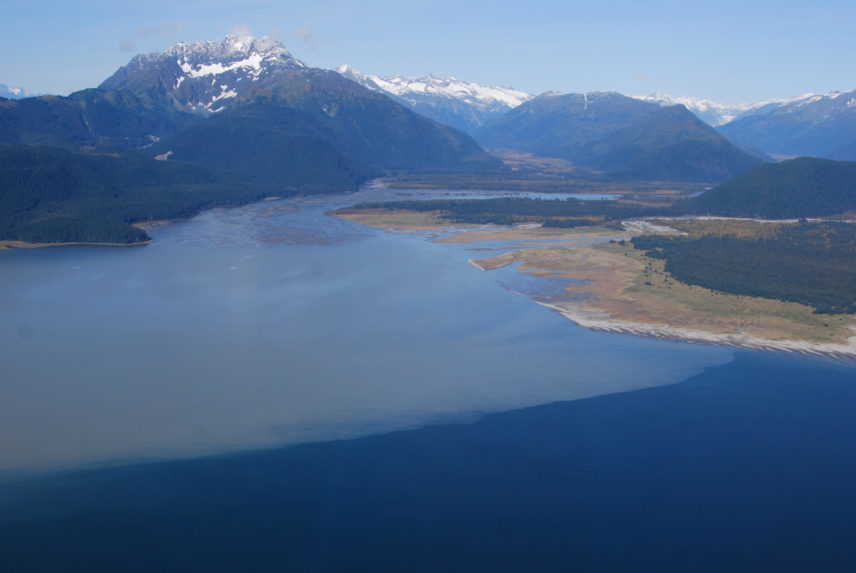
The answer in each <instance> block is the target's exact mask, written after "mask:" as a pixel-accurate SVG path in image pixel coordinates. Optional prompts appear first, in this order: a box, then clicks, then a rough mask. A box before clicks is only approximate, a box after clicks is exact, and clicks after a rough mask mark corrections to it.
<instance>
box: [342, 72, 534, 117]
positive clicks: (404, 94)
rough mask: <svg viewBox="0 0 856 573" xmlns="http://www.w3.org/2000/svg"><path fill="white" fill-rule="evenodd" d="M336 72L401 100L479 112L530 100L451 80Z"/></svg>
mask: <svg viewBox="0 0 856 573" xmlns="http://www.w3.org/2000/svg"><path fill="white" fill-rule="evenodd" d="M336 71H337V72H339V73H340V74H342V75H343V76H346V77H348V78H350V79H352V80H354V81H356V82H358V83H361V84H363V85H364V86H366V87H368V88H370V89H373V90H376V91H382V92H386V93H388V94H392V95H394V96H398V97H399V98H402V99H407V98H409V97H410V98H412V97H426V96H428V97H437V98H446V99H453V100H459V101H463V102H465V103H468V104H470V105H473V106H478V107H483V108H490V107H496V106H501V107H505V108H507V109H512V108H515V107H517V106H519V105H520V104H522V103H523V102H525V101H527V100H529V99H531V98H532V96H531V95H530V94H528V93H526V92H523V91H520V90H515V89H512V88H505V87H495V86H484V85H481V84H477V83H475V82H467V81H464V80H459V79H457V78H455V77H446V78H444V77H436V76H424V77H421V78H409V77H405V76H389V77H382V76H378V75H371V74H363V73H361V72H359V71H358V70H355V69H354V68H352V67H350V66H347V65H344V66H339V67H338V68H337V69H336Z"/></svg>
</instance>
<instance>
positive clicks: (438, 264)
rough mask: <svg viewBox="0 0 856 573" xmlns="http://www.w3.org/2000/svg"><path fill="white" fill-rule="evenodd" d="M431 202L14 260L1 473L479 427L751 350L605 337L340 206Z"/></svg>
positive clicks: (191, 224)
mask: <svg viewBox="0 0 856 573" xmlns="http://www.w3.org/2000/svg"><path fill="white" fill-rule="evenodd" d="M422 195H424V193H423V194H422ZM436 195H437V196H441V197H447V196H448V194H447V193H442V192H439V193H437V194H436ZM410 196H412V194H408V193H407V192H393V191H383V190H365V191H361V192H360V193H357V194H352V195H346V196H330V197H320V198H319V197H314V198H305V199H287V200H279V201H267V202H262V203H257V204H253V205H248V206H245V207H241V208H234V209H216V210H212V211H208V212H205V213H203V214H201V215H199V216H197V217H195V218H193V219H192V220H190V221H184V222H176V223H171V224H167V225H164V226H161V227H158V228H156V229H153V230H152V231H151V234H152V236H153V238H154V241H153V242H152V244H150V245H149V246H146V247H142V248H128V249H123V248H79V247H75V248H58V249H41V250H16V251H7V252H0V280H2V285H3V289H2V290H3V296H2V297H0V316H2V317H3V319H2V321H0V362H2V365H3V372H2V380H0V396H2V399H0V471H6V472H9V471H11V472H15V471H17V470H24V471H29V470H42V469H55V468H63V467H66V468H68V467H77V466H82V465H91V464H104V463H107V464H110V463H116V462H120V463H121V462H126V461H131V460H140V459H162V458H177V457H191V456H197V455H201V454H212V453H219V452H227V451H236V450H243V449H251V448H259V447H268V446H274V445H280V444H293V443H298V442H306V441H318V440H328V439H333V438H341V437H353V436H358V435H366V434H371V433H377V432H386V431H389V430H394V429H400V428H410V427H416V426H420V425H424V424H428V423H436V422H439V421H449V420H466V419H473V418H475V417H478V416H480V415H483V414H485V413H489V412H497V411H503V410H512V409H516V408H521V407H525V406H533V405H536V404H544V403H548V402H554V401H560V400H571V399H576V398H581V397H585V396H594V395H599V394H607V393H614V392H621V391H627V390H633V389H638V388H644V387H649V386H658V385H663V384H672V383H675V382H679V381H681V380H683V379H686V378H687V377H689V376H692V375H693V374H696V373H698V372H700V371H702V369H704V368H706V367H709V366H713V365H717V364H722V363H724V362H727V361H729V360H730V359H731V358H732V356H733V351H732V350H729V349H724V348H715V347H705V346H695V345H689V344H681V343H672V342H663V341H655V340H645V339H640V338H633V337H629V336H621V335H611V334H603V333H596V332H590V331H587V330H585V329H582V328H579V327H577V326H575V325H574V324H572V323H571V322H569V321H568V320H566V319H564V318H562V317H561V316H559V315H558V314H556V313H555V312H553V311H551V310H549V309H546V308H542V307H540V306H539V305H536V304H533V303H532V302H531V301H530V300H529V299H528V298H526V297H524V296H521V295H520V294H518V293H519V292H520V291H526V290H527V289H529V290H531V289H538V288H543V289H545V291H549V289H550V288H556V287H555V285H553V286H552V287H551V285H550V284H549V283H548V282H546V281H543V282H539V284H533V282H532V281H533V280H532V279H528V278H526V277H523V276H520V275H519V274H518V273H516V272H515V271H513V270H511V269H506V270H504V271H495V272H491V273H484V272H480V271H478V270H477V269H475V268H474V267H472V266H471V265H468V264H467V263H466V261H467V259H468V258H469V257H473V256H481V255H483V254H484V251H478V252H477V253H476V252H475V251H473V249H474V248H479V249H483V248H484V247H485V245H453V244H438V243H434V242H432V241H431V240H430V237H429V236H427V235H426V234H424V233H422V234H406V233H393V232H385V231H379V230H373V229H369V228H366V227H362V226H359V225H357V224H354V223H351V222H347V221H342V220H339V219H336V218H333V217H329V216H326V215H325V214H324V213H325V211H327V210H329V209H332V208H336V207H340V206H345V205H350V204H354V203H357V202H361V201H370V200H371V201H375V200H384V199H401V198H408V197H410Z"/></svg>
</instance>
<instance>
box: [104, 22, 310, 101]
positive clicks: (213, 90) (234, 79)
mask: <svg viewBox="0 0 856 573" xmlns="http://www.w3.org/2000/svg"><path fill="white" fill-rule="evenodd" d="M305 67H306V66H305V64H304V63H303V62H301V61H300V60H298V59H297V58H295V57H294V56H292V55H291V54H290V53H289V51H288V50H286V49H285V48H284V47H283V46H282V44H280V43H279V42H277V41H275V40H272V39H270V38H267V37H262V38H253V37H251V36H236V35H229V36H226V38H225V39H224V40H223V41H222V42H192V43H179V44H176V45H175V46H173V47H172V48H170V49H168V50H166V51H164V52H161V53H159V54H143V55H138V56H135V57H134V58H133V59H132V60H131V61H130V62H129V63H128V64H127V65H126V66H123V67H122V68H120V69H119V70H118V71H117V72H116V73H115V74H113V75H112V76H111V77H110V78H108V79H107V80H105V81H104V82H103V83H102V84H101V86H100V87H101V88H102V89H108V90H114V89H131V90H134V91H139V90H140V88H144V89H145V90H147V91H151V90H155V92H156V93H154V94H152V95H163V94H167V95H169V96H170V97H172V98H174V100H175V102H176V103H177V104H178V105H179V106H181V107H182V108H184V109H186V110H188V111H193V112H196V113H204V114H207V113H217V112H219V111H222V110H223V109H225V108H226V107H227V106H228V105H229V102H230V100H233V99H240V98H242V97H244V96H246V95H248V94H249V93H250V92H252V91H255V90H257V89H258V87H259V85H260V84H263V83H266V82H268V81H270V80H271V79H274V78H275V77H276V76H277V75H278V73H279V72H282V71H284V70H294V69H301V68H305Z"/></svg>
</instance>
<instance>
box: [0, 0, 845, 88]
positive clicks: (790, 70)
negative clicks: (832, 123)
mask: <svg viewBox="0 0 856 573" xmlns="http://www.w3.org/2000/svg"><path fill="white" fill-rule="evenodd" d="M2 20H3V21H2V23H0V54H2V55H0V83H6V84H9V85H13V86H22V87H24V88H26V89H28V90H30V91H36V92H50V93H68V92H70V91H74V90H77V89H82V88H85V87H92V86H95V85H97V84H98V83H100V82H101V81H102V80H103V79H104V78H106V77H107V76H109V75H110V74H111V73H112V72H113V71H114V70H115V69H116V68H117V67H119V66H120V65H122V64H124V63H125V62H127V60H128V59H130V57H131V56H132V55H133V54H134V53H136V52H150V51H159V50H162V49H164V48H166V47H168V46H169V45H171V44H173V43H174V42H176V41H179V40H187V41H194V40H209V39H210V40H217V39H220V38H222V36H224V35H225V34H226V33H228V32H229V31H231V30H236V29H244V30H251V31H252V32H253V33H254V34H255V35H273V36H276V37H279V38H280V39H281V40H282V41H283V43H284V44H285V45H286V46H287V47H288V48H289V49H290V50H291V51H292V52H293V53H294V54H295V55H296V56H298V57H300V58H301V59H303V60H304V61H306V62H307V63H308V64H310V65H313V66H318V67H335V66H337V65H339V64H342V63H348V64H351V65H352V66H354V67H356V68H357V69H360V70H362V71H365V72H371V73H380V74H392V73H401V74H405V75H421V74H427V73H435V74H438V75H455V76H457V77H460V78H463V79H468V80H473V81H478V82H482V83H487V84H494V85H508V86H513V87H516V88H519V89H523V90H526V91H530V92H533V93H539V92H542V91H546V90H559V91H583V90H584V91H592V90H617V91H621V92H624V93H630V94H645V93H651V92H654V91H660V92H665V93H669V94H672V95H689V96H695V97H709V98H712V99H716V100H720V101H723V102H730V103H736V102H743V101H756V100H761V99H768V98H776V97H786V96H793V95H799V94H801V93H805V92H809V91H817V92H823V91H831V90H836V89H853V88H856V77H854V76H856V66H854V62H856V41H854V35H853V26H854V22H856V2H853V1H852V0H851V1H849V2H848V1H827V2H823V1H819V2H813V3H810V2H804V1H803V2H789V1H788V0H780V1H778V2H773V1H766V0H761V1H751V0H743V1H741V2H734V1H731V0H721V1H719V2H701V1H695V2H678V1H673V0H661V1H658V0H654V1H648V2H642V1H638V0H637V1H635V2H634V1H629V0H613V1H609V0H602V1H596V0H588V1H586V2H574V1H559V0H547V1H538V0H530V1H529V2H523V1H518V2H487V1H482V0H457V1H448V0H440V1H434V2H429V1H425V0H423V1H420V2H416V1H413V2H411V1H404V0H394V1H393V0H374V1H373V0H363V1H362V2H356V1H347V0H316V1H312V2H309V1H300V2H298V1H294V0H285V1H282V0H280V1H264V0H257V1H256V0H247V1H243V2H242V1H236V0H169V1H167V0H134V1H132V2H125V1H124V0H91V1H78V2H75V1H72V0H67V1H65V2H59V1H55V0H42V1H39V2H33V1H30V0H27V1H25V0H4V1H3V9H2Z"/></svg>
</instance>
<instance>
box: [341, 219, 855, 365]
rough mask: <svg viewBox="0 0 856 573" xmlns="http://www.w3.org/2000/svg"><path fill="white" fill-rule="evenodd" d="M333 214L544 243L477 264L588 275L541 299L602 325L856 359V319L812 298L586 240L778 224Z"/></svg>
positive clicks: (384, 224) (751, 231)
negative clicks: (764, 292)
mask: <svg viewBox="0 0 856 573" xmlns="http://www.w3.org/2000/svg"><path fill="white" fill-rule="evenodd" d="M332 214H333V215H335V216H340V217H343V218H347V219H349V220H352V221H356V222H360V223H363V224H367V225H370V226H372V227H376V228H383V229H395V230H412V231H437V230H443V229H445V230H452V231H458V232H454V234H452V235H450V236H447V237H444V238H440V239H436V240H437V242H444V243H470V244H471V243H478V242H483V241H500V242H514V241H521V242H523V241H525V242H530V241H538V242H540V243H539V245H538V248H526V247H527V245H526V243H521V244H520V245H519V246H518V249H517V250H514V251H511V252H506V253H504V254H500V255H497V256H493V257H488V258H483V259H469V261H468V262H469V263H470V264H471V265H472V266H473V267H475V268H477V269H479V270H481V271H490V270H493V269H497V268H501V267H504V266H508V265H512V264H515V263H517V264H518V265H519V266H518V270H519V271H521V272H526V273H530V274H534V275H539V276H550V277H564V278H571V279H576V280H578V281H580V282H579V283H575V284H574V285H572V286H570V287H568V288H567V289H566V294H567V298H566V299H564V300H553V301H551V302H549V303H545V302H539V304H542V305H544V306H547V307H549V308H552V309H554V310H556V311H558V312H560V313H561V314H562V315H563V316H565V317H566V318H568V319H570V320H572V321H574V322H576V323H577V324H579V325H581V326H584V327H586V328H590V329H593V330H603V331H608V332H622V333H626V334H633V335H637V336H648V337H656V338H667V339H674V340H683V341H687V342H697V343H704V344H721V345H728V346H739V347H744V348H753V349H759V350H776V351H787V352H801V353H806V354H817V355H825V356H833V357H838V358H843V357H848V358H856V315H818V314H815V313H814V311H813V309H812V308H811V307H808V306H805V305H802V304H797V303H792V302H785V301H779V300H773V299H763V298H757V297H746V296H739V295H732V294H727V293H723V292H717V291H712V290H708V289H705V288H702V287H697V286H691V285H687V284H684V283H681V282H680V281H677V280H675V279H674V278H673V277H672V276H671V275H669V274H668V273H667V272H666V271H665V267H664V263H663V261H661V260H657V259H652V258H649V257H646V256H644V254H643V253H641V252H640V251H637V250H636V249H634V248H633V247H632V245H630V244H625V245H621V244H618V243H604V244H600V245H586V244H584V243H585V240H586V239H588V240H591V241H597V240H601V241H602V240H603V239H604V238H612V239H616V240H620V239H628V238H630V237H633V236H636V235H639V234H642V233H649V234H650V233H658V234H686V233H688V232H689V233H690V234H694V233H702V234H706V233H709V232H716V233H723V232H725V233H727V234H734V235H738V236H748V235H755V236H757V235H758V234H761V233H766V232H769V230H770V229H771V228H772V229H774V228H775V225H769V223H770V222H768V221H751V220H735V219H726V218H722V219H715V218H703V219H700V220H699V225H698V226H697V227H698V228H694V227H693V226H692V221H691V220H687V219H680V220H678V219H673V220H667V219H659V220H652V221H643V220H633V221H627V222H625V223H624V232H622V231H617V230H614V229H608V228H603V227H578V228H572V229H558V228H544V227H541V226H540V225H538V224H524V225H517V226H514V227H501V226H491V227H489V228H479V229H475V230H474V229H472V228H471V227H470V228H468V229H467V228H461V226H453V225H449V224H448V223H447V222H446V221H444V220H443V219H442V218H441V217H440V213H438V212H432V213H422V212H419V213H417V212H408V211H393V210H386V209H371V210H344V211H341V212H335V213H332ZM778 223H782V222H778ZM529 246H531V244H530V245H529Z"/></svg>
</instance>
